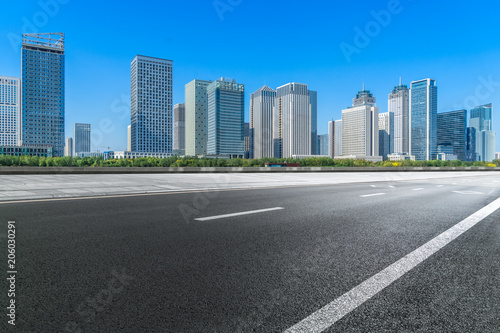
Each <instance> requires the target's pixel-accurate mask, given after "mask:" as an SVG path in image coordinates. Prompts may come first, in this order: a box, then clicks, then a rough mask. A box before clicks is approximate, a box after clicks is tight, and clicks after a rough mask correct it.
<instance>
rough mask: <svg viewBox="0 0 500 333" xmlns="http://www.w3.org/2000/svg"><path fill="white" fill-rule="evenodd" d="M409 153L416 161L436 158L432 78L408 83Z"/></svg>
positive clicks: (434, 98) (435, 100) (435, 122)
mask: <svg viewBox="0 0 500 333" xmlns="http://www.w3.org/2000/svg"><path fill="white" fill-rule="evenodd" d="M410 155H415V159H416V160H417V161H425V160H435V159H436V158H437V86H436V81H434V80H432V79H425V80H420V81H414V82H412V83H411V85H410Z"/></svg>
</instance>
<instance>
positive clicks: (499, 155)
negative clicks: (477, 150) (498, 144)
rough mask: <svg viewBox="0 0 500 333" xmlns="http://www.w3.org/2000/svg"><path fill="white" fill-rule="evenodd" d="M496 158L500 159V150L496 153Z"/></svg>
mask: <svg viewBox="0 0 500 333" xmlns="http://www.w3.org/2000/svg"><path fill="white" fill-rule="evenodd" d="M495 160H499V161H500V152H497V153H495Z"/></svg>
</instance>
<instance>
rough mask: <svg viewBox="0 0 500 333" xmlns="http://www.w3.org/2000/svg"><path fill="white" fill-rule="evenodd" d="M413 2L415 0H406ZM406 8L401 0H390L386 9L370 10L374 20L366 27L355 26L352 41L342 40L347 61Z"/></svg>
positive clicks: (342, 48)
mask: <svg viewBox="0 0 500 333" xmlns="http://www.w3.org/2000/svg"><path fill="white" fill-rule="evenodd" d="M406 1H407V2H412V1H413V0H406ZM403 10H404V6H403V4H402V3H401V1H400V0H389V2H388V3H387V6H386V8H385V9H381V10H379V11H375V10H372V11H370V16H371V17H372V20H370V21H368V22H367V23H366V24H365V26H364V27H362V28H360V27H358V26H355V27H354V32H355V35H354V38H353V41H352V43H347V42H345V41H343V42H341V43H340V45H339V47H340V50H341V51H342V54H343V55H344V58H345V59H346V61H347V63H351V62H352V57H353V55H355V54H360V53H361V51H362V50H363V49H365V48H367V47H368V46H369V45H370V44H371V42H372V41H373V39H375V38H377V37H378V36H379V35H380V34H381V33H382V31H383V29H385V28H387V27H388V26H389V25H390V24H391V22H392V20H393V18H394V17H395V16H397V15H400V14H401V13H402V12H403Z"/></svg>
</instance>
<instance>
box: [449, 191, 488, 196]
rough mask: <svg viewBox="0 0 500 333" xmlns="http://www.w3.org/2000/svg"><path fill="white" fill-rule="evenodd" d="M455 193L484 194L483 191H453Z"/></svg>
mask: <svg viewBox="0 0 500 333" xmlns="http://www.w3.org/2000/svg"><path fill="white" fill-rule="evenodd" d="M452 192H453V193H458V194H473V195H474V194H484V193H482V192H476V191H452Z"/></svg>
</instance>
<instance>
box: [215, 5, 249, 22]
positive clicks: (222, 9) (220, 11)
mask: <svg viewBox="0 0 500 333" xmlns="http://www.w3.org/2000/svg"><path fill="white" fill-rule="evenodd" d="M242 2H243V0H214V2H212V5H213V6H214V9H215V12H216V13H217V16H219V20H220V21H221V22H223V21H224V15H226V13H227V12H232V11H233V10H234V9H235V8H236V7H237V6H239V5H241V3H242Z"/></svg>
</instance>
